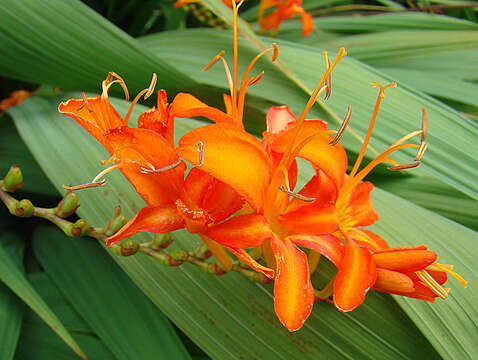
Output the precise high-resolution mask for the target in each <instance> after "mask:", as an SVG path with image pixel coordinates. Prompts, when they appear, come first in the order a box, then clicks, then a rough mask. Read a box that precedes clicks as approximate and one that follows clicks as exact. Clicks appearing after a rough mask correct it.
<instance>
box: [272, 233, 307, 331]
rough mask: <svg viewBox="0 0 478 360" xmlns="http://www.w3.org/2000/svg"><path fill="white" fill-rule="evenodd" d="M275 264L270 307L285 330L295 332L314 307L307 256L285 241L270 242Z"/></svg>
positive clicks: (274, 239) (275, 239)
mask: <svg viewBox="0 0 478 360" xmlns="http://www.w3.org/2000/svg"><path fill="white" fill-rule="evenodd" d="M271 244H272V250H273V252H274V255H275V258H276V262H277V275H276V279H275V282H274V308H275V311H276V314H277V316H278V317H279V320H280V321H281V323H282V324H283V325H284V326H285V327H286V328H287V329H289V331H296V330H299V329H300V328H301V327H302V325H303V324H304V322H305V320H306V319H307V318H308V317H309V315H310V312H311V311H312V305H313V304H314V288H313V287H312V283H311V281H310V274H309V264H308V263H307V256H306V255H305V254H304V253H303V252H302V251H300V250H299V249H297V247H296V246H295V245H294V244H293V243H292V242H291V241H290V240H287V239H278V238H276V237H274V238H273V240H272V243H271Z"/></svg>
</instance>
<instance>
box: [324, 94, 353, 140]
mask: <svg viewBox="0 0 478 360" xmlns="http://www.w3.org/2000/svg"><path fill="white" fill-rule="evenodd" d="M326 96H327V95H326ZM351 116H352V106H350V105H349V106H348V110H347V115H345V119H344V121H342V125H340V129H339V130H338V131H337V134H336V135H335V137H334V139H333V140H332V141H331V142H329V145H332V146H334V145H337V144H338V142H339V141H340V139H341V138H342V136H343V135H344V132H345V129H346V128H347V125H348V124H349V121H350V117H351Z"/></svg>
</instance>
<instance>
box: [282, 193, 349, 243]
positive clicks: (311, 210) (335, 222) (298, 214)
mask: <svg viewBox="0 0 478 360" xmlns="http://www.w3.org/2000/svg"><path fill="white" fill-rule="evenodd" d="M279 224H281V225H282V226H284V227H286V228H287V229H289V230H292V231H294V232H297V233H301V234H311V235H322V234H330V233H333V232H334V231H335V230H337V229H338V228H339V218H338V214H337V210H336V208H335V206H334V205H333V204H330V203H321V202H319V201H315V202H313V203H312V204H306V205H303V206H301V207H299V208H296V209H294V210H292V211H288V212H286V213H284V214H282V215H281V216H280V217H279Z"/></svg>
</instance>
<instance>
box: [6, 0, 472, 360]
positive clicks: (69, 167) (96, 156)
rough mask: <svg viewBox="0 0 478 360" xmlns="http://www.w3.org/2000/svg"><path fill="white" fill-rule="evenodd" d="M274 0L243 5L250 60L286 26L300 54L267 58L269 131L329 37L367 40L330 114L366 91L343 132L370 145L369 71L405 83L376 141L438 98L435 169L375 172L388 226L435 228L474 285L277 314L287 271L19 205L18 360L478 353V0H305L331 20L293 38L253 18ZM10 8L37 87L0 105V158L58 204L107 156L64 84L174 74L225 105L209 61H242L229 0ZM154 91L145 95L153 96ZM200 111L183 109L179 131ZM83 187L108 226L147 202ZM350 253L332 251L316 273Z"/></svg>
mask: <svg viewBox="0 0 478 360" xmlns="http://www.w3.org/2000/svg"><path fill="white" fill-rule="evenodd" d="M257 4H258V3H257V2H254V1H248V2H247V3H246V4H245V5H246V6H245V9H244V11H243V12H242V17H243V18H244V19H245V20H247V21H249V22H250V24H251V28H249V27H248V26H247V25H246V24H245V23H242V24H241V31H242V34H243V38H242V39H241V40H240V67H241V68H242V69H244V68H245V66H246V65H247V64H248V60H249V59H251V58H252V57H253V56H254V55H255V54H256V53H257V51H258V47H261V46H263V45H266V46H267V45H268V44H270V43H271V42H277V43H278V44H279V49H280V57H279V59H280V60H281V62H280V64H279V66H274V65H271V64H270V63H269V62H268V61H263V62H262V63H261V64H260V65H259V66H258V69H260V70H262V69H264V70H265V73H266V75H265V78H264V79H263V81H262V82H261V83H260V84H259V85H257V86H256V87H253V88H251V91H250V92H249V95H248V98H247V109H246V114H247V118H246V121H247V126H248V128H249V129H250V130H251V131H253V132H254V133H256V134H258V135H260V133H261V131H262V130H263V129H264V126H265V122H264V115H265V113H266V111H267V109H268V107H269V106H271V105H274V104H284V103H287V104H289V105H290V106H291V108H292V109H293V110H294V111H296V112H298V111H300V110H301V109H302V107H303V106H304V104H305V102H306V100H307V98H308V94H309V93H310V91H311V89H313V88H314V86H315V81H316V80H317V78H318V76H319V75H320V74H321V72H322V69H323V64H322V63H323V59H322V57H321V52H322V51H323V50H324V49H326V50H328V51H329V52H330V53H332V54H333V53H334V52H335V51H337V50H338V48H340V47H341V46H345V47H346V48H347V50H348V53H349V57H348V58H346V59H345V60H344V61H343V62H342V63H341V64H340V66H339V67H338V68H337V71H336V72H335V74H334V77H333V86H334V89H333V94H332V98H331V99H330V100H329V101H328V102H327V103H319V104H317V105H316V106H315V107H314V108H313V110H312V112H311V115H312V116H317V117H320V118H323V119H326V120H328V121H329V122H330V123H331V127H332V128H333V127H337V125H338V122H339V121H340V119H341V118H342V117H343V115H344V114H345V112H346V107H347V105H348V104H351V105H352V108H353V115H352V121H351V127H350V131H349V132H348V133H347V135H346V136H345V138H344V146H345V147H346V148H347V150H348V152H349V155H350V157H351V158H353V157H354V154H356V152H357V151H358V148H359V146H360V140H361V137H362V136H363V134H364V132H365V130H366V127H367V125H368V120H369V118H370V114H371V110H372V106H373V103H374V101H375V97H376V91H375V90H373V89H372V88H370V86H369V84H370V83H371V82H372V81H377V82H379V83H385V82H387V81H391V80H395V81H397V82H398V83H399V88H397V89H393V90H391V91H390V92H389V94H388V96H387V98H386V99H385V101H384V105H383V107H382V109H381V111H380V119H379V123H378V125H377V128H376V131H375V133H374V137H373V141H372V147H373V149H376V150H380V149H383V148H384V147H386V146H388V145H389V144H390V143H392V142H394V141H395V140H396V139H398V138H399V137H401V136H402V135H403V134H405V133H408V132H410V131H412V130H414V129H416V128H418V127H419V125H420V124H419V118H420V117H419V114H420V109H421V106H424V107H426V109H427V110H428V113H429V118H430V127H429V140H430V149H429V151H428V152H427V154H426V156H425V159H424V163H423V164H422V165H421V166H420V167H419V168H418V169H415V170H413V171H411V172H407V173H406V174H402V173H394V174H390V173H388V172H387V171H386V170H384V169H382V168H379V169H377V171H376V172H375V173H374V174H372V176H371V178H372V180H373V181H374V182H375V184H376V186H377V187H378V189H377V190H376V191H375V192H374V193H375V194H374V205H375V207H376V208H377V210H378V212H379V213H380V215H381V218H380V221H379V222H378V223H377V225H376V226H375V230H376V231H378V232H379V233H380V234H381V235H382V236H383V237H384V238H386V239H387V241H389V242H390V243H391V244H392V245H405V244H415V243H424V244H426V245H428V246H429V247H430V248H431V249H433V250H435V251H436V252H438V253H439V256H440V261H441V262H443V263H454V264H455V265H456V270H457V271H458V272H459V273H461V274H462V275H463V276H464V277H465V278H466V279H467V280H469V282H470V287H469V288H468V289H466V290H465V289H462V288H460V286H459V285H458V283H456V282H453V280H450V283H452V287H453V290H452V293H451V296H450V298H449V299H448V300H447V301H437V303H436V304H434V305H430V304H423V303H419V302H418V301H414V300H410V299H398V298H395V297H392V296H387V295H383V294H378V293H372V294H369V295H367V300H366V302H365V303H364V304H363V305H362V306H361V307H360V308H359V309H358V310H355V311H353V312H352V313H349V314H342V313H339V312H338V311H336V310H335V309H334V308H333V306H331V305H329V304H316V306H315V309H314V311H313V313H312V315H311V318H310V319H309V320H308V322H307V323H306V326H305V327H304V329H302V330H300V331H299V332H297V333H294V334H290V333H288V332H287V330H286V329H284V328H283V327H282V326H281V325H280V323H279V322H278V320H277V319H276V317H275V315H274V312H273V306H272V297H271V285H257V284H254V283H251V282H249V281H248V280H246V279H245V278H243V277H241V276H240V275H239V274H228V275H225V276H221V277H213V276H211V275H209V274H205V273H202V272H201V271H199V270H198V269H197V268H195V267H192V266H190V265H188V264H186V265H183V266H181V267H179V268H168V267H164V266H162V265H160V264H158V263H156V262H154V261H153V260H151V259H150V258H146V257H143V256H142V255H141V254H138V255H136V256H134V257H130V258H125V257H117V256H115V255H113V254H112V253H111V252H110V251H109V250H106V249H104V248H102V247H101V246H100V245H99V244H97V243H96V242H94V241H92V240H91V239H84V238H75V239H69V238H66V237H65V236H64V235H63V234H62V233H61V232H59V231H58V230H57V229H56V228H55V227H53V226H50V225H48V224H45V223H44V222H41V221H36V220H33V219H27V220H23V219H17V218H14V217H12V216H10V214H9V213H8V211H7V210H6V209H5V208H3V207H0V214H1V217H0V230H1V232H0V234H1V235H0V359H2V360H3V359H13V358H15V359H43V358H47V359H52V358H54V359H74V358H77V355H76V354H80V355H82V354H86V356H88V357H89V358H90V359H153V358H154V359H157V358H159V359H161V358H165V359H166V358H173V359H181V358H185V359H187V358H195V359H203V358H213V359H240V358H244V359H253V358H264V359H269V358H279V359H291V358H311V359H312V358H313V359H319V358H320V359H321V358H327V359H329V358H337V359H343V358H350V359H362V358H363V359H391V358H393V359H395V358H397V359H398V358H406V359H418V358H423V357H425V356H426V357H427V358H437V359H439V358H445V359H449V358H457V359H458V358H459V359H466V358H469V359H473V358H477V357H478V354H477V352H478V350H477V347H476V343H477V342H478V329H477V325H476V321H477V319H478V314H477V308H476V301H477V291H476V283H477V282H476V280H477V277H478V276H477V275H478V274H477V268H476V263H477V260H478V257H477V255H476V254H478V236H477V233H476V231H477V230H478V219H477V213H478V202H477V199H478V181H477V179H478V176H477V175H478V166H477V160H476V159H478V141H477V135H478V126H477V123H476V120H477V119H478V109H477V106H478V105H477V104H478V83H477V82H478V75H477V73H476V63H477V62H478V50H477V48H478V35H477V34H478V32H477V31H476V30H477V28H478V24H477V19H476V10H477V9H478V4H474V3H471V2H466V1H442V0H434V1H430V2H428V1H427V2H426V3H421V2H415V1H409V2H407V3H406V4H405V3H400V2H395V1H391V0H380V1H378V2H366V3H365V2H358V1H357V2H355V1H350V0H325V1H324V0H321V1H317V0H308V1H307V0H306V1H304V7H305V8H306V9H307V10H308V11H310V12H311V13H312V14H314V22H315V26H316V30H315V31H314V32H313V34H312V35H311V36H310V37H307V38H303V37H301V36H300V30H301V24H300V22H299V21H296V20H291V21H287V22H285V23H284V24H283V26H282V27H281V31H280V33H279V35H278V37H276V38H274V39H272V38H269V37H268V36H267V34H254V32H253V31H252V30H255V31H258V30H259V28H258V26H257V22H256V21H257V16H256V14H257ZM0 18H1V19H2V22H1V23H0V47H1V48H2V61H1V62H0V76H1V78H0V79H1V83H0V91H1V96H0V98H3V97H7V96H8V94H9V93H10V91H11V90H14V89H19V88H26V89H30V90H33V89H35V90H36V91H35V95H34V96H32V97H31V98H29V99H27V100H26V101H25V102H24V103H22V104H21V105H20V106H18V107H15V108H12V109H10V110H9V111H8V113H7V114H5V115H3V116H2V117H0V174H4V173H6V171H7V170H8V168H9V166H10V165H11V164H13V163H15V164H17V165H19V166H20V167H21V168H22V171H23V173H24V179H25V185H24V186H23V187H22V188H21V190H19V191H17V192H15V196H17V197H19V198H22V197H26V198H29V199H32V201H33V202H34V203H35V204H38V205H39V206H45V207H46V206H55V204H56V203H57V202H58V201H59V199H60V193H61V191H60V189H61V184H62V183H67V184H69V183H72V184H77V183H82V182H84V181H85V177H86V179H89V178H90V177H92V176H93V175H94V174H96V173H97V172H98V171H99V170H100V169H101V165H100V162H99V160H101V159H104V158H106V157H107V156H106V153H105V152H104V150H102V149H101V147H100V146H99V145H98V144H96V143H95V142H94V140H93V139H92V138H90V137H89V136H88V135H87V134H86V133H85V132H84V131H82V130H81V129H80V128H79V127H78V126H77V125H76V124H75V123H74V122H73V121H69V120H67V119H66V118H64V117H63V116H61V115H59V114H58V113H57V110H56V109H57V104H58V102H59V101H62V100H65V99H68V98H70V97H78V96H79V93H78V92H76V93H69V92H67V91H90V92H98V91H99V85H100V82H101V80H102V79H103V78H104V77H105V75H106V73H107V72H108V71H115V72H117V73H119V74H121V75H122V76H123V77H124V79H125V81H126V83H127V85H128V87H129V89H130V93H132V94H135V93H136V92H138V91H139V90H141V89H142V88H144V87H145V86H147V83H148V82H149V79H150V78H151V73H152V72H157V73H158V75H159V82H158V84H159V87H161V88H164V89H166V90H167V91H168V95H169V97H170V99H171V98H172V97H173V95H174V94H175V93H177V92H178V91H186V92H191V93H193V94H194V95H196V96H198V97H199V98H200V99H202V100H203V101H205V102H208V103H209V104H211V105H215V106H219V107H221V106H222V104H221V101H222V100H221V99H222V97H221V94H222V92H224V89H225V85H226V80H225V77H224V74H223V72H222V71H221V69H220V67H215V68H212V69H211V70H209V71H208V72H207V73H202V72H201V71H200V69H201V68H202V67H203V66H204V65H205V64H207V63H208V61H209V59H210V58H211V57H212V56H214V55H215V54H216V53H217V52H218V51H219V50H221V49H224V50H226V57H227V58H228V59H230V54H231V53H232V51H231V34H230V31H227V30H225V29H226V28H227V26H228V23H229V22H230V18H229V13H228V10H227V8H226V7H225V6H224V5H223V4H222V3H221V2H220V1H216V0H206V1H204V5H199V4H194V5H190V6H189V7H188V10H187V11H186V10H184V9H180V10H176V9H174V8H173V3H172V2H170V1H164V0H163V1H160V0H148V1H139V0H136V1H135V0H130V1H126V0H116V1H115V0H109V1H95V0H89V1H83V2H80V1H77V0H68V1H62V0H51V1H48V2H38V1H35V0H22V1H14V0H7V1H3V2H1V3H0ZM260 70H259V71H260ZM40 85H42V86H41V87H39V86H40ZM53 88H59V89H57V90H56V91H54V90H53ZM113 94H116V95H117V96H121V93H120V92H119V91H117V92H116V93H113ZM114 104H115V106H117V108H118V109H119V111H120V113H123V114H124V112H125V111H126V109H127V107H128V104H127V103H125V102H124V101H122V100H114ZM147 105H151V104H147ZM144 109H145V108H144V107H141V106H138V108H137V109H136V114H138V113H139V112H140V111H142V110H143V111H144ZM133 118H134V117H133ZM199 125H201V122H199V121H194V120H188V119H186V120H183V121H178V122H177V126H178V131H177V134H176V135H177V137H179V136H181V135H182V134H183V133H185V132H186V131H188V130H189V129H191V128H193V127H196V126H199ZM369 155H370V156H373V151H371V152H370V154H369ZM401 156H402V157H401V158H400V157H399V160H404V161H407V159H408V157H409V155H407V154H403V155H401ZM304 173H305V175H304V176H307V169H305V171H304ZM105 189H106V190H105ZM80 203H81V207H80V209H79V211H78V215H79V216H81V217H83V218H86V219H87V220H88V221H90V223H92V224H93V225H95V226H101V225H103V224H104V223H105V222H106V221H107V220H108V219H109V218H110V217H111V216H112V214H113V209H114V207H115V206H116V205H118V204H120V205H121V206H122V208H123V211H124V213H125V215H127V216H128V217H131V216H133V214H134V213H135V211H137V210H138V209H139V208H140V207H141V206H142V201H141V200H140V199H139V197H138V196H137V195H136V194H135V193H134V191H133V190H132V188H131V186H130V185H129V184H128V183H127V182H126V181H125V180H124V179H122V178H121V177H120V176H119V175H118V174H114V175H112V176H111V181H109V185H108V187H107V188H104V189H102V190H101V191H99V190H94V191H89V192H84V193H81V196H80ZM147 239H148V236H138V240H139V241H143V240H145V241H146V240H147ZM174 239H175V241H174V245H173V247H177V248H185V249H188V250H189V249H193V248H194V247H195V246H196V245H197V244H198V240H197V239H196V238H195V237H193V236H191V235H189V234H187V233H185V232H178V233H177V234H176V233H175V235H174ZM110 255H111V256H112V257H111V256H110ZM123 270H124V271H123ZM331 271H332V266H330V264H327V263H323V264H321V266H320V269H319V271H318V273H316V274H315V275H314V276H315V279H314V281H316V282H318V283H320V282H321V281H323V279H324V278H325V277H326V275H328V274H330V272H331ZM238 289H239V290H238ZM75 352H76V354H75ZM82 356H83V355H82Z"/></svg>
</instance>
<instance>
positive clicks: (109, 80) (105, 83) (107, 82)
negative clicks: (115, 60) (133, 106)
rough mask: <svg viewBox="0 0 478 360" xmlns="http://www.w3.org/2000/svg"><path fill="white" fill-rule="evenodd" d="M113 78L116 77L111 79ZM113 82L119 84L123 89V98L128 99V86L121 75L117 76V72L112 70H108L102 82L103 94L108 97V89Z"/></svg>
mask: <svg viewBox="0 0 478 360" xmlns="http://www.w3.org/2000/svg"><path fill="white" fill-rule="evenodd" d="M113 78H116V80H113ZM114 83H118V84H120V86H121V88H122V89H123V91H124V96H125V100H126V101H128V100H129V92H128V88H127V87H126V83H125V82H124V80H123V78H122V77H121V76H119V75H118V74H117V73H115V72H113V71H110V72H109V73H108V76H107V77H106V79H105V80H104V81H103V82H102V88H103V94H105V96H106V97H108V90H109V88H110V87H111V85H113V84H114Z"/></svg>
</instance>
